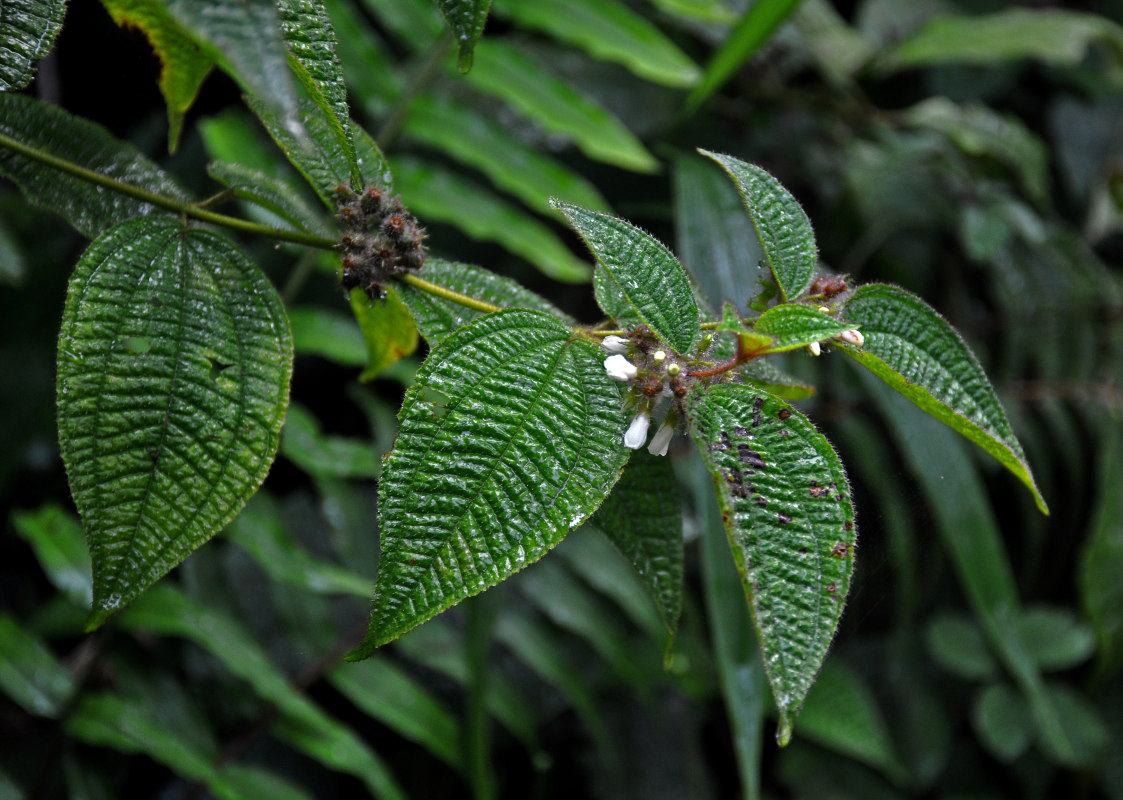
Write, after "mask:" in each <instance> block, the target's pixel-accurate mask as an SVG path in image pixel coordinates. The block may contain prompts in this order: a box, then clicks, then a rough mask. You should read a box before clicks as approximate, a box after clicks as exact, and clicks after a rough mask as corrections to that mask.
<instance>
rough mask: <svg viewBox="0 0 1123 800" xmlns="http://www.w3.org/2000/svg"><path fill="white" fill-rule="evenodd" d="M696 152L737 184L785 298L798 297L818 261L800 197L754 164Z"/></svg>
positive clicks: (813, 277)
mask: <svg viewBox="0 0 1123 800" xmlns="http://www.w3.org/2000/svg"><path fill="white" fill-rule="evenodd" d="M698 152H700V153H701V154H702V155H704V156H708V157H709V158H712V159H713V160H714V161H716V162H717V163H718V164H720V165H721V167H722V169H724V170H725V171H726V172H727V173H728V174H729V177H730V178H732V179H733V182H734V183H735V184H736V185H737V191H738V192H740V193H741V200H742V201H743V202H744V204H745V209H746V210H747V211H748V212H749V218H750V219H751V220H752V221H753V226H754V227H755V228H756V234H757V238H758V239H759V240H760V244H761V247H762V248H763V249H764V259H765V261H767V262H768V266H769V267H770V268H771V270H772V275H773V276H774V277H775V278H776V283H778V284H779V286H780V292H781V293H782V294H783V296H784V299H785V300H794V299H795V298H797V297H799V296H800V295H801V294H803V293H804V292H805V291H807V288H808V287H809V286H810V285H811V282H812V281H813V280H814V279H815V268H816V266H817V265H818V262H819V251H818V249H817V247H816V246H815V232H814V231H813V230H812V229H811V220H809V219H808V218H807V214H806V213H804V211H803V207H802V206H800V204H799V201H798V200H796V199H795V197H793V196H792V194H791V192H789V191H788V190H787V189H785V188H784V187H783V186H782V185H781V184H780V182H779V181H778V180H776V178H774V177H773V176H772V175H771V174H769V173H768V172H765V171H764V170H763V169H761V168H760V167H758V166H756V165H754V164H748V163H746V162H744V161H741V160H740V159H737V158H734V157H733V156H726V155H721V154H719V153H711V152H709V151H708V150H699V151H698Z"/></svg>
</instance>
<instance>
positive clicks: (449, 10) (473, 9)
mask: <svg viewBox="0 0 1123 800" xmlns="http://www.w3.org/2000/svg"><path fill="white" fill-rule="evenodd" d="M436 3H437V8H439V9H440V10H441V13H442V14H444V17H445V21H446V22H448V26H449V27H450V28H452V32H453V33H454V34H455V35H456V42H457V47H458V51H459V55H458V57H457V60H456V61H457V66H459V68H460V71H461V72H468V70H470V69H471V68H472V60H473V59H472V52H473V51H474V50H475V48H476V43H477V42H478V41H479V40H480V34H482V33H483V30H484V23H486V22H487V12H488V9H490V8H491V0H436Z"/></svg>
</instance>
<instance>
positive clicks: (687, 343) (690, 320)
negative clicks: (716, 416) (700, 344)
mask: <svg viewBox="0 0 1123 800" xmlns="http://www.w3.org/2000/svg"><path fill="white" fill-rule="evenodd" d="M555 206H556V207H557V208H558V209H560V210H561V212H562V213H563V214H565V216H566V219H568V220H569V224H570V225H572V226H573V229H574V230H575V231H577V233H578V234H580V236H581V238H582V239H584V240H585V243H586V244H587V245H588V246H589V249H590V250H592V251H593V255H594V256H595V257H596V259H597V263H598V265H599V266H600V267H601V268H603V269H604V270H605V271H606V272H608V273H609V276H610V277H611V278H612V280H613V281H614V282H615V284H616V286H617V287H619V289H620V290H621V291H622V292H623V294H624V296H625V297H626V298H627V300H628V303H629V304H630V305H631V306H632V307H633V308H634V309H635V311H636V313H637V314H638V315H639V317H640V319H642V320H643V322H644V323H646V324H647V326H648V327H649V328H651V330H652V331H654V333H655V335H656V336H658V337H659V338H660V339H662V340H663V341H664V342H666V343H667V344H668V345H669V346H670V347H671V348H673V349H674V350H675V351H676V352H679V353H684V354H689V353H690V349H691V348H692V347H693V346H694V343H695V342H696V341H698V334H699V333H700V328H699V325H700V324H701V320H700V317H699V313H698V306H697V304H696V303H695V302H694V291H693V287H691V285H690V277H689V276H688V275H687V274H686V270H685V269H683V266H682V264H680V263H679V262H678V259H677V258H675V257H674V254H673V253H671V251H670V250H668V249H667V248H666V247H664V246H663V244H662V243H661V242H660V241H659V240H658V239H656V238H655V237H654V236H652V235H651V234H649V233H647V232H645V231H642V230H640V229H639V228H637V227H636V226H635V225H632V224H631V223H630V222H627V221H626V220H622V219H620V218H619V217H613V216H611V215H609V214H604V213H602V212H599V211H590V210H588V209H585V208H581V207H579V206H574V205H570V204H569V203H561V202H556V203H555ZM605 311H606V312H608V313H611V312H609V309H605Z"/></svg>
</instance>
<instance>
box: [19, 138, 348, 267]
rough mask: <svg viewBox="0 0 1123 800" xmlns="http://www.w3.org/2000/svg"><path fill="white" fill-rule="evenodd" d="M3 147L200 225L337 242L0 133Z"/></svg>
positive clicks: (316, 243) (325, 244) (326, 245)
mask: <svg viewBox="0 0 1123 800" xmlns="http://www.w3.org/2000/svg"><path fill="white" fill-rule="evenodd" d="M0 147H6V148H8V149H9V150H12V151H14V152H16V153H19V154H20V155H22V156H25V157H27V158H30V159H33V160H34V161H38V162H39V163H41V164H46V165H47V166H48V167H53V168H54V169H57V170H59V171H61V172H65V173H67V174H68V175H73V176H74V177H75V178H79V179H80V180H84V181H87V182H89V183H92V184H94V185H96V186H101V187H104V188H106V189H109V190H111V191H114V192H118V193H119V194H123V195H127V196H129V197H133V198H135V199H137V200H141V201H143V202H145V203H151V204H152V205H154V206H159V207H160V208H166V209H168V210H169V211H175V212H176V213H179V214H182V215H183V216H185V217H190V218H192V219H197V220H199V221H200V222H209V223H211V224H213V225H221V226H222V227H224V228H230V229H231V230H236V231H241V232H243V233H252V234H256V235H258V236H267V237H269V238H271V239H277V240H280V241H283V242H293V243H295V244H303V245H306V246H308V247H319V248H321V249H324V250H330V249H331V248H333V247H335V245H336V242H335V241H334V240H333V239H327V238H325V237H323V236H317V235H315V234H313V233H305V232H304V231H289V230H283V229H281V228H271V227H269V226H268V225H259V224H258V223H256V222H249V221H247V220H244V219H238V218H237V217H228V216H226V215H225V214H217V213H215V212H214V211H208V210H206V209H205V208H202V207H200V206H199V205H198V204H196V203H190V202H187V201H185V200H177V199H176V198H174V197H168V196H167V195H162V194H157V193H156V192H151V191H149V190H148V189H143V188H141V187H139V186H134V185H132V184H131V183H125V182H124V181H119V180H117V179H116V178H110V177H109V176H108V175H102V174H101V173H100V172H95V171H94V170H92V169H86V168H85V167H83V166H81V165H80V164H75V163H74V162H73V161H67V160H66V159H65V158H59V157H58V156H56V155H54V154H53V153H48V152H46V151H44V150H39V149H38V148H36V147H32V146H31V145H28V144H25V143H23V142H21V141H19V140H18V139H13V138H11V137H9V136H6V135H4V134H2V133H0Z"/></svg>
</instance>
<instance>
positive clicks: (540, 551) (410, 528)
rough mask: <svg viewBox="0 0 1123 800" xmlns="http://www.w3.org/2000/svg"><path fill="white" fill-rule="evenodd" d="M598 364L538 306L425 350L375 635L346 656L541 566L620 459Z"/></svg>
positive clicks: (383, 514) (386, 531)
mask: <svg viewBox="0 0 1123 800" xmlns="http://www.w3.org/2000/svg"><path fill="white" fill-rule="evenodd" d="M602 361H603V359H602V357H601V352H600V350H599V348H597V347H595V346H594V345H592V344H590V343H588V342H585V341H582V340H574V339H571V335H570V331H569V329H568V328H566V327H565V326H563V325H562V324H561V323H559V322H558V321H557V320H555V319H553V318H552V317H549V316H547V315H545V314H541V313H538V312H530V311H504V312H500V313H497V314H489V315H487V316H484V317H481V318H480V319H478V320H476V321H474V322H473V323H472V324H470V325H469V326H468V327H466V328H462V329H460V330H458V331H456V332H455V333H453V334H451V335H450V336H448V337H447V338H446V339H445V340H444V341H442V342H441V344H440V346H439V347H437V348H436V349H435V350H434V351H433V352H432V353H431V354H430V355H429V358H428V359H426V361H425V363H424V364H423V365H422V367H421V369H420V370H419V371H418V373H417V384H416V385H415V386H414V387H413V388H411V389H410V390H409V391H408V392H406V397H405V400H404V402H403V403H402V410H401V414H400V419H401V429H400V431H399V433H398V437H397V440H396V442H395V444H394V449H393V450H392V451H391V453H390V456H389V457H388V458H387V460H386V462H385V465H384V470H383V478H382V485H381V487H380V498H379V500H380V504H379V505H380V508H379V519H380V522H381V525H380V531H381V536H382V558H381V563H380V565H379V571H378V582H377V584H376V586H375V597H374V604H373V607H372V609H371V619H370V630H369V631H368V633H367V636H366V638H365V639H364V640H363V642H362V643H361V644H360V645H359V647H358V648H356V649H355V650H354V651H353V652H352V653H351V654H350V655H349V656H348V658H352V659H357V658H363V657H365V656H368V655H370V654H371V652H372V651H373V650H374V649H375V648H376V647H378V646H379V645H382V644H385V643H386V642H389V641H391V640H393V639H396V638H397V637H399V636H401V635H402V634H403V633H405V632H406V631H408V630H410V629H411V628H413V627H415V626H417V625H419V624H421V623H422V622H424V621H425V620H427V619H429V618H430V617H432V616H434V615H435V614H438V613H440V612H441V611H443V610H445V609H446V608H448V607H450V606H452V605H453V604H455V603H457V602H459V601H460V600H462V599H464V598H465V597H468V596H470V595H474V594H478V593H479V592H481V591H483V590H484V589H486V588H488V587H489V586H494V585H495V584H497V583H499V582H500V581H501V580H503V579H504V578H506V577H507V576H508V575H511V574H512V573H514V572H516V571H517V570H519V569H521V568H522V567H524V566H526V565H527V564H530V563H532V562H534V561H536V560H538V559H539V558H541V557H542V556H543V555H545V554H546V552H547V551H548V550H549V549H550V548H552V547H553V546H554V545H556V544H557V543H558V542H559V541H561V539H562V538H563V537H564V536H565V535H566V534H567V533H568V532H569V530H570V529H571V528H575V527H577V526H578V525H580V524H581V523H582V522H583V521H584V520H585V519H586V518H588V517H589V515H591V514H592V513H593V512H594V511H595V510H596V509H597V506H599V505H600V503H601V502H602V501H603V500H604V497H605V496H606V495H607V494H608V491H609V489H611V488H612V485H613V483H615V482H616V480H617V478H619V475H620V469H621V468H622V467H623V464H624V453H623V446H622V444H621V439H620V436H621V434H622V432H623V427H624V419H623V413H622V410H621V408H620V394H619V391H618V390H617V389H616V387H615V386H614V385H612V382H611V380H610V379H609V378H608V376H607V375H606V374H605V372H604V367H603V364H602V363H601V362H602Z"/></svg>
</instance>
